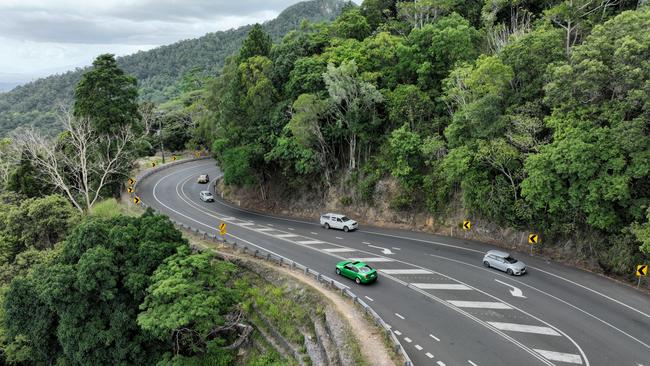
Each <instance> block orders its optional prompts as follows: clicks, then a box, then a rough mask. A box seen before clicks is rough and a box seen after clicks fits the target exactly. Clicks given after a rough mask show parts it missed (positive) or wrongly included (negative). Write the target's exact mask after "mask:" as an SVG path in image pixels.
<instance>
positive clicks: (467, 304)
mask: <svg viewBox="0 0 650 366" xmlns="http://www.w3.org/2000/svg"><path fill="white" fill-rule="evenodd" d="M447 302H448V303H450V304H452V305H454V306H456V307H459V308H476V309H512V308H511V307H510V306H508V305H506V304H504V303H502V302H492V301H457V300H447ZM488 323H489V322H488Z"/></svg>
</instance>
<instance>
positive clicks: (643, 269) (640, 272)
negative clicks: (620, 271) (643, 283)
mask: <svg viewBox="0 0 650 366" xmlns="http://www.w3.org/2000/svg"><path fill="white" fill-rule="evenodd" d="M647 275H648V265H647V264H639V265H638V266H636V276H637V277H641V276H647Z"/></svg>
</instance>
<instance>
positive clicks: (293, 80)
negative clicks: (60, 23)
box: [188, 0, 650, 275]
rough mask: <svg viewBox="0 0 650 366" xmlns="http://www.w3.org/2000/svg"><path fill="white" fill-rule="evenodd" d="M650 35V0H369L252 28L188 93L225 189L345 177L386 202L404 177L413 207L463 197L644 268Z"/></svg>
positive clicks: (436, 206) (366, 196) (403, 201)
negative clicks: (215, 73)
mask: <svg viewBox="0 0 650 366" xmlns="http://www.w3.org/2000/svg"><path fill="white" fill-rule="evenodd" d="M648 29H650V7H648V6H643V5H641V4H639V3H637V1H618V2H612V1H606V0H604V1H594V0H571V1H568V0H567V1H560V0H549V1H544V2H539V1H497V0H486V1H485V2H484V3H482V2H478V1H470V2H456V1H438V0H421V1H417V2H406V1H404V2H401V1H397V2H396V1H390V0H366V1H364V2H363V4H362V5H361V6H360V7H353V6H350V7H348V8H346V9H345V10H344V12H343V13H342V15H341V16H340V17H338V18H337V19H336V20H335V21H333V22H331V23H327V24H315V25H314V24H311V25H305V26H303V27H301V29H299V30H296V31H293V32H290V33H289V34H288V35H287V36H285V37H284V38H283V40H282V41H281V42H280V43H278V44H275V45H272V38H271V37H270V35H268V34H266V33H265V32H264V30H263V29H262V28H260V27H256V28H253V29H252V30H251V32H250V33H249V35H248V38H247V39H246V41H245V42H244V44H243V46H242V48H241V50H240V51H239V52H238V53H237V54H236V55H235V56H234V57H231V58H230V59H228V61H227V62H226V64H225V66H224V68H223V70H222V73H221V74H220V75H219V77H218V78H216V79H215V80H214V81H212V82H210V83H208V86H207V87H206V89H205V91H204V92H203V93H204V94H203V95H204V96H205V97H204V98H198V99H197V100H196V101H194V102H193V103H188V105H189V106H193V107H196V106H197V105H200V106H202V107H203V108H204V110H206V112H204V113H203V114H202V115H201V118H200V119H199V121H198V134H199V136H202V139H203V140H204V141H208V142H209V141H212V144H211V146H212V151H213V153H214V156H215V157H216V158H217V160H218V162H219V165H220V166H221V167H222V168H223V171H224V172H225V177H224V181H225V183H226V184H231V185H236V186H245V185H248V186H251V187H255V188H256V189H257V190H258V192H259V195H260V196H261V197H262V198H268V197H267V195H268V192H269V188H270V187H271V186H273V187H278V186H280V187H286V189H287V192H293V193H292V194H291V195H288V194H287V195H286V196H285V198H286V197H296V196H298V195H299V194H300V193H299V192H303V193H304V192H314V191H315V192H327V190H328V189H329V188H330V187H332V186H335V185H340V183H341V182H345V184H346V185H348V186H352V187H354V192H353V194H351V195H350V196H349V197H346V200H347V202H346V203H347V204H354V203H362V202H363V203H368V202H370V203H372V201H373V195H374V192H375V186H376V184H377V183H378V182H379V181H380V180H382V179H391V180H393V181H395V182H396V183H397V184H398V185H399V192H400V193H399V194H396V195H395V196H394V197H393V198H392V199H391V202H390V206H391V207H392V208H393V209H395V210H397V211H401V212H414V211H420V212H428V213H430V214H432V215H436V217H443V218H444V216H445V215H446V214H448V213H449V212H448V210H449V207H450V206H451V205H450V203H451V202H460V203H461V204H462V207H463V209H464V210H465V212H466V213H467V214H470V215H473V216H475V217H481V218H483V219H486V220H489V221H490V222H493V223H496V224H499V225H501V226H503V227H512V228H515V229H535V230H538V231H541V232H543V235H544V236H545V238H546V241H547V243H552V242H554V241H555V240H556V239H558V238H572V239H573V242H574V243H575V248H574V249H575V251H577V252H578V253H577V256H578V257H583V258H592V260H594V261H596V262H597V263H598V265H600V267H601V268H602V270H603V271H605V272H612V273H620V274H626V275H629V274H630V273H631V272H630V268H632V264H633V263H635V262H637V261H638V262H639V263H640V262H641V261H642V260H643V258H644V256H647V255H648V254H649V253H650V245H649V244H650V243H649V240H648V237H647V236H644V235H645V234H643V233H644V232H645V233H647V224H646V226H640V225H641V223H643V222H647V221H648V218H647V216H648V206H649V203H650V179H649V172H650V97H649V96H650V84H649V83H648V80H650V61H649V60H650V31H648ZM272 198H275V199H277V198H278V197H272ZM644 228H645V231H644ZM587 238H588V239H587ZM643 242H645V244H643ZM642 244H643V245H642ZM644 253H645V254H644ZM646 258H647V257H646Z"/></svg>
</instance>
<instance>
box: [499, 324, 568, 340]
mask: <svg viewBox="0 0 650 366" xmlns="http://www.w3.org/2000/svg"><path fill="white" fill-rule="evenodd" d="M488 324H490V325H491V326H493V327H495V328H497V329H500V330H509V331H512V332H522V333H535V334H544V335H552V336H558V337H559V336H560V333H558V332H556V331H555V330H553V329H552V328H549V327H540V326H537V325H525V324H516V323H501V322H488Z"/></svg>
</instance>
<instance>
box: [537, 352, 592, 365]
mask: <svg viewBox="0 0 650 366" xmlns="http://www.w3.org/2000/svg"><path fill="white" fill-rule="evenodd" d="M533 351H535V352H537V353H539V354H540V355H542V356H544V357H546V358H547V359H549V360H551V361H560V362H567V363H575V364H578V365H582V357H580V355H576V354H573V353H562V352H554V351H546V350H543V349H534V348H533Z"/></svg>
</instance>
